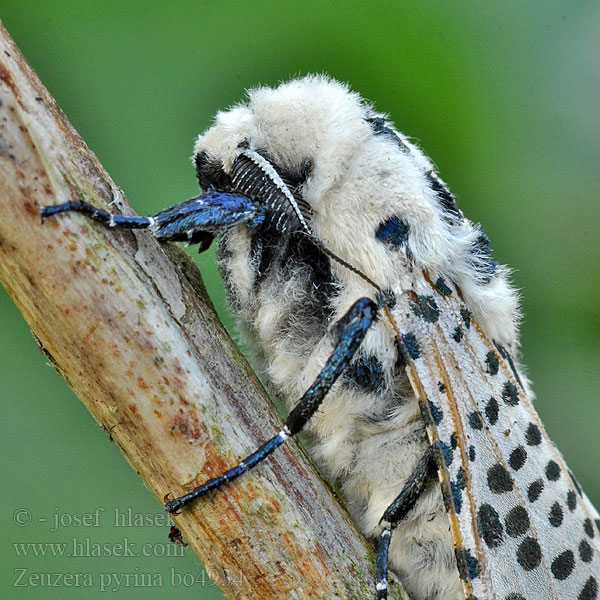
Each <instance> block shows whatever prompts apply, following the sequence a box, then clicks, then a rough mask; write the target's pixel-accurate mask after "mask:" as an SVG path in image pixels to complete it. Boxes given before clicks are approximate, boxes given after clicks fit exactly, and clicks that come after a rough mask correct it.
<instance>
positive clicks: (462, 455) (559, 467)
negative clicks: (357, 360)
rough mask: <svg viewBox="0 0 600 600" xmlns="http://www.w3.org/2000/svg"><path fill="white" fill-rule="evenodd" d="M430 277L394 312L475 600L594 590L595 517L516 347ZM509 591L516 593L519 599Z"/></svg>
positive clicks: (598, 556)
mask: <svg viewBox="0 0 600 600" xmlns="http://www.w3.org/2000/svg"><path fill="white" fill-rule="evenodd" d="M441 289H442V291H443V293H442V292H440V290H439V289H438V287H436V285H433V284H431V283H430V280H429V279H428V278H427V277H426V276H425V278H424V280H423V282H422V289H421V290H419V292H420V293H417V292H413V291H410V292H405V293H404V294H402V296H401V297H400V298H398V302H397V304H396V306H395V308H394V309H393V312H392V318H393V321H394V322H395V324H396V326H397V327H398V329H399V333H400V338H401V339H402V343H401V344H400V347H401V348H403V349H404V353H405V354H406V359H407V372H408V375H409V378H410V380H411V384H412V386H413V389H414V391H415V394H416V395H417V398H418V400H419V402H420V404H421V408H422V411H423V414H424V417H425V420H426V423H427V430H428V435H429V438H430V441H431V443H432V445H433V446H434V447H435V448H437V449H438V452H437V453H438V458H439V461H438V462H439V468H438V474H439V478H440V483H441V488H442V493H443V497H444V503H445V506H446V508H447V512H448V516H449V519H450V529H451V532H452V535H453V539H454V543H455V549H456V556H457V564H458V568H459V573H460V576H461V579H462V580H463V582H464V587H465V592H466V593H465V596H466V597H468V598H471V597H473V598H478V599H479V600H483V599H486V600H488V599H498V600H522V599H524V598H527V599H528V600H531V599H540V600H542V599H543V600H547V599H549V598H555V599H559V598H560V599H564V598H573V599H575V598H577V599H579V600H584V599H585V600H588V599H592V598H596V596H597V593H598V588H599V583H598V579H599V578H600V542H599V540H600V533H599V529H598V528H599V524H600V520H598V513H597V512H596V510H595V509H594V508H593V506H592V505H591V503H590V502H589V500H588V499H587V497H586V496H585V495H584V494H583V493H582V492H581V489H580V488H579V486H578V484H577V482H576V481H575V480H574V478H573V476H572V475H571V473H570V471H569V470H568V468H567V466H566V464H565V462H564V460H563V458H562V456H561V455H560V453H559V452H558V450H557V449H556V447H555V446H554V445H553V444H552V442H551V441H550V439H549V438H548V435H547V433H546V431H545V429H544V427H543V425H542V423H541V421H540V419H539V417H538V415H537V413H536V412H535V410H534V408H533V405H532V403H531V400H530V399H529V398H528V397H527V395H526V392H525V391H524V386H523V385H522V384H521V381H520V378H519V374H518V372H517V370H516V369H515V366H514V362H513V360H512V358H511V356H510V354H509V353H508V352H507V351H506V350H505V349H504V348H503V347H502V346H499V345H498V346H496V345H495V344H494V343H493V342H491V341H490V340H489V339H488V338H487V337H486V335H485V334H484V332H483V331H482V329H481V328H480V327H479V325H478V324H477V323H476V322H475V321H474V319H473V318H472V316H471V314H470V313H469V311H468V309H467V307H466V306H465V304H464V302H463V301H462V299H461V297H460V294H459V292H458V290H456V289H455V288H453V287H452V286H451V285H449V284H448V285H444V286H443V287H442V288H441ZM511 594H513V595H511Z"/></svg>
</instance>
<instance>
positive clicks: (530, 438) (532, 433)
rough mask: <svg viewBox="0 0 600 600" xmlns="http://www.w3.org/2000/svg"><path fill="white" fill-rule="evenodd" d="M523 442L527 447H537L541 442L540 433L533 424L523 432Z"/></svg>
mask: <svg viewBox="0 0 600 600" xmlns="http://www.w3.org/2000/svg"><path fill="white" fill-rule="evenodd" d="M525 441H526V442H527V445H528V446H538V445H539V444H540V443H541V441H542V432H541V431H540V428H539V427H538V426H537V425H536V424H535V423H529V425H528V426H527V431H526V432H525Z"/></svg>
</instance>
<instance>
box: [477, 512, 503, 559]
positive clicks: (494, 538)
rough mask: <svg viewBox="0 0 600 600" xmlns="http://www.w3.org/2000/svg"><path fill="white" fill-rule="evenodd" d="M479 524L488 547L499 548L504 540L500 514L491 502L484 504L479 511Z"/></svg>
mask: <svg viewBox="0 0 600 600" xmlns="http://www.w3.org/2000/svg"><path fill="white" fill-rule="evenodd" d="M477 525H478V527H479V530H480V531H481V537H483V541H484V542H485V543H486V544H487V546H488V548H497V547H498V546H500V545H501V544H502V542H503V540H504V527H503V526H502V522H501V521H500V515H499V514H498V512H497V511H496V509H495V508H494V507H493V506H492V505H491V504H482V505H481V506H480V507H479V510H478V511H477Z"/></svg>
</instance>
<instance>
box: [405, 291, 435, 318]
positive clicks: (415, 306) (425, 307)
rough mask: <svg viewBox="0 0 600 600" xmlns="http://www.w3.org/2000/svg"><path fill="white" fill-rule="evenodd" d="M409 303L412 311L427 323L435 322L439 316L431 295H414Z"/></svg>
mask: <svg viewBox="0 0 600 600" xmlns="http://www.w3.org/2000/svg"><path fill="white" fill-rule="evenodd" d="M409 304H410V308H411V310H412V311H413V313H414V314H415V315H417V316H418V317H420V318H421V319H423V320H424V321H426V322H428V323H435V322H436V321H437V320H438V319H439V318H440V309H439V308H438V305H437V304H436V302H435V299H434V297H433V296H428V295H425V294H419V295H415V296H414V298H413V299H412V300H410V301H409Z"/></svg>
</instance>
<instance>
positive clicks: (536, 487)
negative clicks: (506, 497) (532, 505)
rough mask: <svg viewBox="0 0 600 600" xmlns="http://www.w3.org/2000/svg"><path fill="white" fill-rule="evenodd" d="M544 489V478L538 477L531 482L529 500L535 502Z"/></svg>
mask: <svg viewBox="0 0 600 600" xmlns="http://www.w3.org/2000/svg"><path fill="white" fill-rule="evenodd" d="M543 491H544V480H543V479H536V480H535V481H532V482H531V483H530V484H529V487H528V488H527V499H528V500H529V502H535V501H536V500H537V499H538V498H539V497H540V496H541V495H542V492H543Z"/></svg>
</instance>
